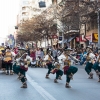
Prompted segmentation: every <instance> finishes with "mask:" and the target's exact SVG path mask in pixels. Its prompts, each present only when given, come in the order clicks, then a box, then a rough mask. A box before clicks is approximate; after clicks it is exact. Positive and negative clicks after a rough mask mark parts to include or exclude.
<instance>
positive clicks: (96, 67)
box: [93, 62, 100, 78]
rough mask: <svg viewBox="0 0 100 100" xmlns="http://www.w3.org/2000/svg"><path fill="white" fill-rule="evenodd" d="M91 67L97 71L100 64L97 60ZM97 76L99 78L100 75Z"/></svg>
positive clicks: (99, 69) (99, 70)
mask: <svg viewBox="0 0 100 100" xmlns="http://www.w3.org/2000/svg"><path fill="white" fill-rule="evenodd" d="M93 69H94V70H95V71H96V70H97V71H98V72H100V65H99V63H98V62H96V63H95V64H94V65H93ZM99 78H100V75H99Z"/></svg>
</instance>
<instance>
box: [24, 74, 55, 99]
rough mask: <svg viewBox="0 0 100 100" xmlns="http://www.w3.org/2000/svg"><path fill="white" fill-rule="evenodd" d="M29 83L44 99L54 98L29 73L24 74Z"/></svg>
mask: <svg viewBox="0 0 100 100" xmlns="http://www.w3.org/2000/svg"><path fill="white" fill-rule="evenodd" d="M26 76H27V79H28V81H29V83H30V84H31V85H32V86H33V87H34V88H35V90H36V91H38V93H39V94H40V95H41V96H42V97H43V98H44V99H45V100H56V99H55V98H54V97H53V96H52V95H51V94H49V93H48V92H47V91H46V90H45V89H44V88H42V87H41V86H40V85H39V84H38V83H36V82H35V81H34V80H33V79H32V78H31V77H30V76H29V75H26Z"/></svg>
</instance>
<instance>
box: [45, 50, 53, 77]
mask: <svg viewBox="0 0 100 100" xmlns="http://www.w3.org/2000/svg"><path fill="white" fill-rule="evenodd" d="M44 61H46V65H47V67H48V72H47V74H46V78H49V74H50V73H51V70H52V69H53V65H52V61H53V57H52V56H51V54H50V52H48V54H47V55H46V56H45V58H44Z"/></svg>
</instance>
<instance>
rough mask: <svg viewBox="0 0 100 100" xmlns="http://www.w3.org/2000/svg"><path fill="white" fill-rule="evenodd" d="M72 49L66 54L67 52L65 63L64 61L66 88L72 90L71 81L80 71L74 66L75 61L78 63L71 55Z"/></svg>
mask: <svg viewBox="0 0 100 100" xmlns="http://www.w3.org/2000/svg"><path fill="white" fill-rule="evenodd" d="M71 50H72V49H69V48H68V49H67V50H66V52H65V57H66V59H65V61H64V67H63V69H64V74H65V75H66V85H65V87H66V88H71V86H70V85H69V83H70V80H71V79H73V75H74V74H75V73H76V72H77V71H78V68H77V67H75V66H72V62H71V61H72V60H74V61H78V60H77V59H75V58H73V57H72V56H71V55H70V52H71Z"/></svg>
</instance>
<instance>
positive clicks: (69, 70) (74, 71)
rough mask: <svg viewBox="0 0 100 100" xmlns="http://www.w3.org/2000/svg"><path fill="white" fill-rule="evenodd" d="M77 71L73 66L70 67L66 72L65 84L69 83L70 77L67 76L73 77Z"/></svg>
mask: <svg viewBox="0 0 100 100" xmlns="http://www.w3.org/2000/svg"><path fill="white" fill-rule="evenodd" d="M77 71H78V68H76V67H74V66H70V67H69V69H68V71H67V72H66V82H67V83H69V82H70V77H69V75H71V73H72V74H73V75H74V74H75V73H76V72H77Z"/></svg>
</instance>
